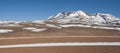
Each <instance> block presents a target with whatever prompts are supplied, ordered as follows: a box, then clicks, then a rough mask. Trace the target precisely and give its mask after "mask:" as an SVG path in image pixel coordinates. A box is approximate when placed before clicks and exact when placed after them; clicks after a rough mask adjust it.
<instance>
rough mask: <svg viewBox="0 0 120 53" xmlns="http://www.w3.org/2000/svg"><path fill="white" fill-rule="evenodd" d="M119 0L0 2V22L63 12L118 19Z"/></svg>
mask: <svg viewBox="0 0 120 53" xmlns="http://www.w3.org/2000/svg"><path fill="white" fill-rule="evenodd" d="M119 5H120V0H0V20H16V21H24V20H27V21H31V20H38V19H47V17H49V16H51V15H55V14H57V13H59V12H63V11H77V10H82V11H85V12H88V13H92V14H93V13H97V12H100V13H109V14H112V15H114V16H117V17H120V6H119Z"/></svg>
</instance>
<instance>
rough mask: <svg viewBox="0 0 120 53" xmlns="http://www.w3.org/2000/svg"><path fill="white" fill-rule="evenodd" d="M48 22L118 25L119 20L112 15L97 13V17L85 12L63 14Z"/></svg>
mask: <svg viewBox="0 0 120 53" xmlns="http://www.w3.org/2000/svg"><path fill="white" fill-rule="evenodd" d="M48 20H56V21H58V22H59V23H73V22H74V23H84V24H92V25H93V24H97V25H101V24H105V25H108V24H111V25H113V24H116V23H117V24H118V23H119V22H120V19H119V18H116V17H115V16H113V15H111V14H103V13H96V15H92V14H88V13H86V12H84V11H81V10H79V11H73V12H61V13H58V14H57V15H55V16H52V17H50V18H49V19H48ZM119 24H120V23H119Z"/></svg>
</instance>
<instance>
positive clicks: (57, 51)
mask: <svg viewBox="0 0 120 53" xmlns="http://www.w3.org/2000/svg"><path fill="white" fill-rule="evenodd" d="M0 53H120V47H116V46H66V47H29V48H8V49H0Z"/></svg>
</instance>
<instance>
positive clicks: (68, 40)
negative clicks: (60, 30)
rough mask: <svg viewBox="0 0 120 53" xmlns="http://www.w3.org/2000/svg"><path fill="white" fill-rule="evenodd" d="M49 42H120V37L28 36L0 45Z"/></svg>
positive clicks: (0, 42)
mask: <svg viewBox="0 0 120 53" xmlns="http://www.w3.org/2000/svg"><path fill="white" fill-rule="evenodd" d="M48 42H120V38H72V37H71V38H26V39H7V40H0V45H10V44H28V43H48Z"/></svg>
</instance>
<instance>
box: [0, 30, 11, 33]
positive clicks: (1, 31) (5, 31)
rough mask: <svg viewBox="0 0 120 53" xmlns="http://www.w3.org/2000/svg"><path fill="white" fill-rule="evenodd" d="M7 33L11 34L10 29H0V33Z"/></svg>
mask: <svg viewBox="0 0 120 53" xmlns="http://www.w3.org/2000/svg"><path fill="white" fill-rule="evenodd" d="M8 32H13V30H10V29H0V33H8Z"/></svg>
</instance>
